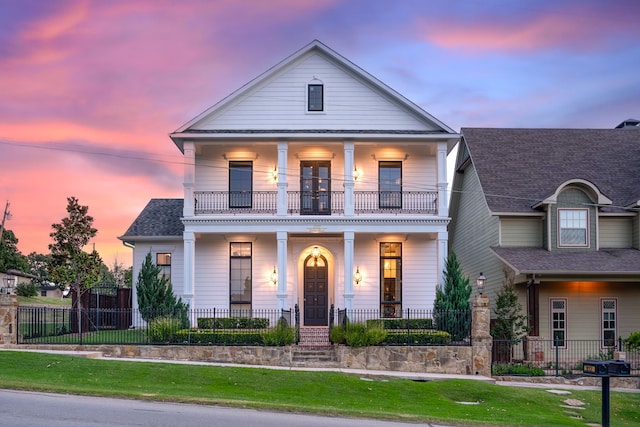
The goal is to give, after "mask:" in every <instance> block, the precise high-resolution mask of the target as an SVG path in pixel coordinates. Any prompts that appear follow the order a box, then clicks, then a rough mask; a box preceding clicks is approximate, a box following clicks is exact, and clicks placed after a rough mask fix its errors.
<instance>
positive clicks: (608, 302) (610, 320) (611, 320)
mask: <svg viewBox="0 0 640 427" xmlns="http://www.w3.org/2000/svg"><path fill="white" fill-rule="evenodd" d="M601 301H602V305H601V307H600V309H601V313H602V345H603V347H613V346H615V345H616V314H617V313H616V305H617V304H616V300H615V299H614V298H608V299H602V300H601Z"/></svg>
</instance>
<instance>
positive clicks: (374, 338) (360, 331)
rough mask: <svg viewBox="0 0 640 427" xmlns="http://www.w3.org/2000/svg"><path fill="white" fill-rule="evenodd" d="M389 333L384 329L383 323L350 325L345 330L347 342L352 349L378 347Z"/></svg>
mask: <svg viewBox="0 0 640 427" xmlns="http://www.w3.org/2000/svg"><path fill="white" fill-rule="evenodd" d="M386 336H387V332H386V331H385V330H384V328H383V327H382V322H381V321H378V322H370V323H368V324H367V325H365V324H363V323H349V324H347V327H346V329H345V341H346V343H347V345H349V346H351V347H365V346H370V345H378V344H380V343H381V342H383V341H384V339H385V337H386Z"/></svg>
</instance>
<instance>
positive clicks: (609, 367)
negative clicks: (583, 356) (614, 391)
mask: <svg viewBox="0 0 640 427" xmlns="http://www.w3.org/2000/svg"><path fill="white" fill-rule="evenodd" d="M582 372H583V373H585V374H588V375H593V376H596V377H602V424H601V425H602V427H609V407H610V406H609V387H610V386H609V378H610V377H628V376H630V375H631V365H629V363H627V362H625V361H624V360H585V361H584V362H583V363H582Z"/></svg>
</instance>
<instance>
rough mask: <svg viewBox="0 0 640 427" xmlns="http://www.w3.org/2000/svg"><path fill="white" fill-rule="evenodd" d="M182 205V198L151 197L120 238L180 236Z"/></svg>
mask: <svg viewBox="0 0 640 427" xmlns="http://www.w3.org/2000/svg"><path fill="white" fill-rule="evenodd" d="M183 205H184V200H183V199H151V200H150V201H149V203H147V206H145V207H144V209H143V210H142V212H140V215H138V217H137V218H136V219H135V221H133V224H131V226H130V227H129V228H128V229H127V231H126V232H125V233H124V235H122V236H120V239H121V240H133V239H131V238H132V237H164V236H166V237H174V236H182V232H183V231H184V225H183V224H182V221H181V220H180V218H181V217H182V208H183Z"/></svg>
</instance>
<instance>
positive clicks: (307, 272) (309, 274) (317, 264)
mask: <svg viewBox="0 0 640 427" xmlns="http://www.w3.org/2000/svg"><path fill="white" fill-rule="evenodd" d="M304 264H305V266H304V325H305V326H328V325H329V321H328V320H329V314H328V311H329V304H328V300H329V291H328V282H327V276H328V274H327V270H328V269H327V261H326V259H325V258H324V257H323V256H320V257H318V259H317V260H314V259H313V258H312V257H309V258H307V260H306V261H305V263H304Z"/></svg>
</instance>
